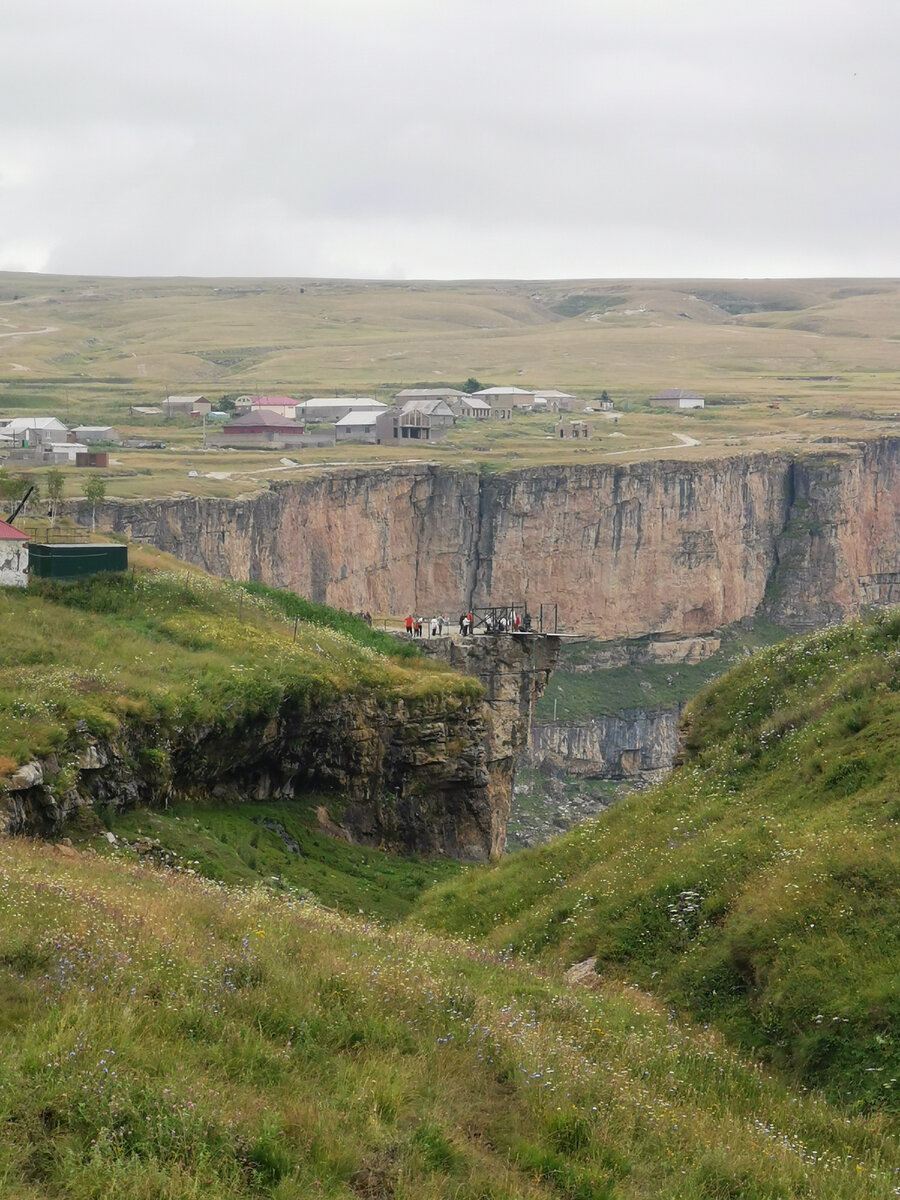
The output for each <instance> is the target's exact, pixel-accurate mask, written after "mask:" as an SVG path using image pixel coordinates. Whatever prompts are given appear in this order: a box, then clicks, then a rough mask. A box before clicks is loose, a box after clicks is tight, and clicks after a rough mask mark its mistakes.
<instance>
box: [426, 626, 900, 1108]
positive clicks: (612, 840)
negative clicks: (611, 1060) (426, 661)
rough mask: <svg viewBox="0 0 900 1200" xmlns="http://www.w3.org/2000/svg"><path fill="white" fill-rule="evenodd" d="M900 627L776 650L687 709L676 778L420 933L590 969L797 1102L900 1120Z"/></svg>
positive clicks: (498, 874) (496, 881)
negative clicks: (798, 1094)
mask: <svg viewBox="0 0 900 1200" xmlns="http://www.w3.org/2000/svg"><path fill="white" fill-rule="evenodd" d="M898 736H900V616H898V615H897V614H896V613H894V614H888V615H881V616H879V617H877V618H875V619H873V620H871V621H869V622H867V623H861V624H855V625H852V626H848V627H844V628H833V629H829V630H826V631H824V632H821V633H817V634H814V635H812V636H810V637H806V638H802V639H797V640H792V641H789V642H785V643H781V644H780V645H778V646H775V647H772V648H771V649H769V650H767V651H764V652H763V653H761V654H759V655H758V656H756V657H755V658H753V659H752V660H749V661H748V662H747V663H746V664H744V665H742V666H740V667H738V668H736V669H735V670H734V671H732V672H731V673H729V674H728V675H726V676H725V677H724V678H723V679H722V680H721V681H719V682H718V683H716V684H714V685H713V686H712V687H711V688H710V689H709V690H707V691H706V692H705V693H703V694H702V696H701V697H700V698H698V699H697V700H696V701H695V702H694V703H693V705H692V706H691V707H690V708H689V710H688V736H687V744H686V750H685V757H686V762H685V764H684V765H683V766H682V767H681V768H680V769H679V770H677V771H676V772H675V773H674V774H673V775H672V776H671V777H670V779H669V780H668V781H667V782H666V783H665V784H664V785H662V786H660V787H658V788H656V789H654V790H653V791H651V792H649V793H643V794H641V795H638V796H633V797H630V798H628V799H626V800H624V801H623V802H622V803H620V804H619V805H617V806H616V807H615V808H614V809H612V810H610V811H609V812H607V813H605V814H603V815H602V816H601V817H599V818H597V819H596V820H594V821H591V822H589V823H587V824H586V825H584V826H582V827H580V828H578V829H577V830H575V831H573V832H572V833H570V834H568V835H566V836H565V837H563V838H560V839H559V840H558V841H556V842H553V843H551V844H550V845H547V846H544V847H541V848H539V849H536V850H532V851H527V852H523V853H521V854H517V855H515V856H513V857H512V858H510V859H508V860H507V861H505V862H504V863H503V864H502V865H500V866H499V867H498V868H496V869H495V870H492V871H486V872H482V871H476V872H471V873H469V874H467V875H466V877H465V878H464V879H462V880H461V881H457V882H453V883H450V884H447V885H445V886H443V887H441V888H438V889H436V890H435V891H434V892H432V893H429V894H428V896H427V897H426V899H425V901H424V903H423V907H422V909H421V912H420V916H421V919H422V920H423V921H424V922H425V923H426V924H427V925H428V926H429V927H430V928H432V929H435V930H440V931H443V932H446V933H453V934H455V935H465V936H468V937H473V938H478V939H484V941H485V944H487V945H488V946H491V947H494V948H501V947H502V948H505V949H506V950H507V951H514V952H516V953H522V954H525V955H527V956H528V957H530V958H533V959H534V960H535V961H537V962H540V963H543V964H557V965H567V964H569V963H573V962H576V961H578V960H583V959H586V958H587V957H588V956H596V971H597V973H598V975H599V977H601V978H603V979H621V980H628V981H630V982H635V983H637V985H638V986H641V987H646V988H648V989H650V990H652V991H653V993H654V994H655V995H658V996H659V997H661V998H662V999H664V1000H666V1001H668V1002H670V1003H674V1004H676V1005H677V1006H678V1007H679V1008H680V1009H682V1010H683V1011H686V1012H689V1013H690V1014H692V1016H693V1017H694V1018H695V1019H698V1020H702V1021H705V1022H708V1023H710V1024H712V1025H714V1026H716V1027H718V1028H720V1029H722V1030H724V1031H726V1032H727V1034H728V1036H729V1037H730V1038H732V1039H733V1040H734V1041H735V1042H736V1043H737V1044H738V1045H740V1046H742V1047H743V1048H744V1049H745V1050H747V1051H749V1052H752V1053H754V1054H762V1055H765V1056H766V1057H768V1058H769V1059H770V1060H771V1061H772V1062H775V1063H777V1064H778V1065H779V1066H780V1067H783V1068H785V1069H786V1070H788V1071H789V1072H791V1073H792V1074H793V1075H794V1077H795V1078H797V1079H798V1080H799V1081H802V1082H804V1083H805V1084H807V1085H809V1084H813V1085H816V1086H820V1087H823V1088H824V1089H826V1091H827V1092H828V1093H829V1094H830V1095H831V1096H832V1097H834V1098H838V1099H841V1100H842V1101H844V1102H848V1103H851V1104H858V1105H860V1106H863V1107H872V1108H881V1109H885V1110H893V1111H897V1109H898V1107H900V1092H898V1080H900V1042H898V1039H897V1030H898V1028H900V932H898V931H900V843H898V822H900V807H898V801H897V792H898V768H897V754H896V747H897V740H898Z"/></svg>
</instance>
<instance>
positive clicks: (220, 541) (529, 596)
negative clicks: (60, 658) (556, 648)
mask: <svg viewBox="0 0 900 1200" xmlns="http://www.w3.org/2000/svg"><path fill="white" fill-rule="evenodd" d="M898 517H900V440H898V439H895V438H882V439H878V440H873V441H871V442H866V443H851V444H844V445H827V446H822V447H821V448H815V449H807V450H804V451H802V452H796V453H789V452H786V451H785V452H779V453H774V454H755V455H743V456H734V457H723V458H719V459H704V460H700V461H692V462H687V461H653V462H643V463H630V464H627V465H618V466H614V465H607V464H602V463H593V464H589V465H586V466H571V465H570V466H546V467H529V468H527V469H523V470H515V471H507V472H496V473H479V472H478V471H476V470H474V469H463V468H459V469H453V468H446V467H439V466H434V465H427V464H422V465H399V466H387V467H377V468H365V469H337V470H331V471H324V470H323V471H322V472H321V473H318V474H315V473H312V472H311V473H310V475H309V477H308V478H304V479H302V480H300V481H296V482H288V483H278V484H270V486H269V488H268V490H266V491H265V492H263V493H261V494H259V495H257V496H252V497H247V498H244V499H238V500H212V499H208V500H200V499H188V498H185V499H172V500H161V501H144V502H141V503H132V502H126V501H120V502H115V501H108V502H107V503H105V504H104V505H103V506H102V510H101V512H100V518H101V521H102V523H103V525H104V526H105V527H107V528H111V529H114V530H116V531H118V532H121V533H125V534H128V535H129V536H131V537H133V538H135V539H136V540H138V541H141V540H146V541H149V542H152V543H153V544H154V545H156V546H159V547H160V548H161V549H163V550H167V551H170V552H171V553H173V554H175V555H177V556H178V557H179V558H183V559H186V560H188V561H190V562H194V563H197V564H199V565H201V566H203V567H205V568H206V569H207V570H210V571H212V572H213V573H215V574H219V575H223V576H226V577H230V578H239V579H259V580H263V581H264V582H266V583H271V584H275V585H277V586H281V587H287V588H290V589H292V590H294V591H296V592H299V593H300V594H301V595H304V596H307V597H310V598H311V599H314V600H320V601H327V602H328V603H330V604H334V605H336V606H338V607H340V608H346V609H351V610H356V611H359V610H364V609H368V610H370V611H373V612H383V613H405V612H407V611H410V610H411V609H417V610H419V611H423V612H426V613H429V612H438V611H442V610H446V609H447V608H450V609H451V615H453V616H455V615H456V610H457V609H458V607H460V606H469V605H472V604H475V605H479V604H487V603H496V604H502V603H521V602H523V601H524V602H527V604H528V606H529V608H530V609H531V610H532V611H536V610H537V608H538V605H539V604H541V603H545V604H548V603H551V604H552V603H556V604H558V606H559V618H560V623H561V627H562V628H565V629H566V630H568V631H581V632H585V633H589V634H592V635H594V636H597V637H601V638H603V639H604V640H612V639H615V638H634V637H639V636H643V635H646V634H669V635H675V636H679V637H680V636H692V635H697V634H703V633H708V632H710V631H711V630H714V629H716V628H718V627H720V626H724V625H728V624H732V623H734V622H737V621H740V620H742V619H744V618H746V617H750V616H753V615H754V614H756V613H759V612H767V613H768V614H769V615H771V617H772V618H773V619H775V620H777V621H778V622H779V623H781V624H783V625H787V626H791V627H796V628H804V627H807V626H811V625H818V624H822V623H824V622H826V621H829V620H833V619H836V618H839V617H845V616H848V615H851V614H854V613H856V612H858V611H859V609H860V607H861V606H862V605H863V604H867V603H882V602H891V601H895V600H896V599H897V598H898V595H900V572H898V571H897V559H898V549H900V545H898V542H900V533H898V530H900V523H898ZM80 519H82V520H84V521H89V519H90V511H89V509H88V508H87V507H86V506H85V507H83V508H82V509H81V511H80Z"/></svg>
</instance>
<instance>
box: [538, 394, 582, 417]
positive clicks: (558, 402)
mask: <svg viewBox="0 0 900 1200" xmlns="http://www.w3.org/2000/svg"><path fill="white" fill-rule="evenodd" d="M580 406H581V402H580V401H579V400H578V398H577V396H571V395H570V394H569V393H568V392H561V391H559V390H558V389H557V388H541V389H540V391H537V392H535V393H534V407H535V411H543V412H554V413H556V412H572V411H573V410H574V409H576V408H580Z"/></svg>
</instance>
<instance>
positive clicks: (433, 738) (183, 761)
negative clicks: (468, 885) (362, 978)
mask: <svg viewBox="0 0 900 1200" xmlns="http://www.w3.org/2000/svg"><path fill="white" fill-rule="evenodd" d="M423 648H425V649H427V650H428V651H429V652H430V653H431V655H432V656H433V657H436V658H439V659H441V660H442V661H444V662H445V663H447V664H448V665H450V666H452V667H454V668H456V669H458V670H461V671H463V672H464V673H465V674H468V675H474V676H476V677H477V678H479V679H481V680H482V681H483V683H484V689H485V696H484V698H480V697H479V696H477V695H475V694H474V692H475V690H476V689H469V691H468V692H466V693H459V692H456V693H454V692H452V691H451V690H449V689H448V691H447V692H446V693H444V694H438V695H434V694H433V693H432V694H429V695H428V696H427V697H425V698H422V699H413V698H410V697H407V698H406V699H402V698H396V699H390V700H387V699H385V697H384V696H379V695H374V694H372V693H366V692H362V691H350V692H348V693H346V694H344V695H336V696H333V697H332V698H331V699H326V700H323V701H321V702H318V703H317V704H316V705H314V706H309V705H304V706H303V707H299V706H298V704H297V702H291V701H288V702H285V703H284V704H283V705H282V707H281V708H280V709H279V711H278V712H277V713H276V714H275V715H274V716H272V717H269V718H266V719H262V718H259V719H250V720H247V721H245V722H243V723H238V724H237V725H232V724H228V725H226V724H224V723H223V724H221V725H215V726H210V725H195V726H190V727H185V728H178V729H173V728H170V727H166V726H163V725H162V724H151V723H140V724H139V723H133V724H129V725H125V726H123V727H122V728H121V730H120V731H119V732H118V733H117V734H116V735H115V736H114V737H110V738H107V739H100V738H96V737H93V736H91V734H90V733H89V732H88V729H87V727H86V726H85V725H84V724H83V723H82V724H80V725H79V726H77V727H76V728H75V729H74V730H73V731H72V733H71V735H70V737H69V739H68V741H67V743H66V746H65V747H64V748H63V750H61V751H60V752H59V753H57V754H52V755H48V756H47V757H46V758H44V759H41V760H35V761H33V762H31V763H27V764H25V765H24V766H22V767H20V768H19V770H18V771H17V772H16V773H15V775H13V776H12V778H11V779H10V780H9V781H8V782H7V783H6V785H5V787H4V786H2V785H0V833H31V834H39V835H53V834H58V833H59V832H60V831H61V830H62V828H63V826H64V825H65V823H66V821H67V820H68V819H70V818H71V817H72V816H73V815H74V814H75V813H76V812H77V810H78V809H79V808H81V807H83V806H86V805H92V806H104V805H111V806H113V807H114V808H127V807H131V806H134V805H136V804H142V805H150V806H153V805H156V806H161V805H165V804H168V803H171V802H174V801H177V800H181V799H189V798H198V797H204V798H208V797H212V798H214V799H218V800H220V801H221V802H222V803H240V802H241V801H243V800H272V799H290V798H293V797H294V796H295V795H299V796H308V795H311V794H312V795H317V794H318V795H322V796H323V797H324V799H323V803H322V804H321V806H320V807H321V808H322V810H323V817H322V820H321V822H320V823H321V824H322V826H323V827H324V828H327V829H329V830H330V831H331V832H338V833H340V834H341V835H342V836H345V837H347V838H348V839H349V840H351V841H355V842H361V843H365V844H368V845H377V846H381V847H383V848H385V849H390V850H395V851H400V852H407V853H409V852H412V853H418V854H425V855H436V854H446V855H450V856H452V857H454V858H459V859H463V860H473V861H486V860H488V859H490V858H496V857H498V856H499V855H500V854H501V853H502V851H503V847H504V843H505V839H506V825H507V821H508V819H509V811H510V799H511V794H512V785H513V776H514V773H515V762H516V758H517V756H518V754H519V752H520V750H521V749H522V748H523V747H524V746H525V745H526V743H527V739H528V730H529V726H530V722H531V717H532V712H533V705H534V700H535V699H536V697H537V696H539V695H540V694H541V692H542V691H543V688H544V686H545V685H546V681H547V678H548V676H549V673H550V671H551V670H552V667H553V664H554V662H555V659H556V648H557V647H556V639H552V638H537V637H525V636H513V635H507V636H504V637H494V638H473V639H470V640H469V641H467V642H466V643H464V644H462V645H455V644H453V643H452V642H451V640H450V639H449V638H445V639H435V640H434V641H433V642H431V643H425V644H424V646H423Z"/></svg>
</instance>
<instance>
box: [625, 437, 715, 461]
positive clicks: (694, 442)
mask: <svg viewBox="0 0 900 1200" xmlns="http://www.w3.org/2000/svg"><path fill="white" fill-rule="evenodd" d="M672 437H675V438H678V441H677V442H672V443H671V445H667V446H627V447H626V448H625V449H624V450H604V452H603V453H604V454H605V455H606V456H607V457H608V458H610V457H613V456H615V455H617V454H648V453H650V451H652V450H680V449H681V447H682V446H699V445H700V442H699V441H698V439H697V438H695V437H691V436H690V435H689V434H687V433H673V434H672Z"/></svg>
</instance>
